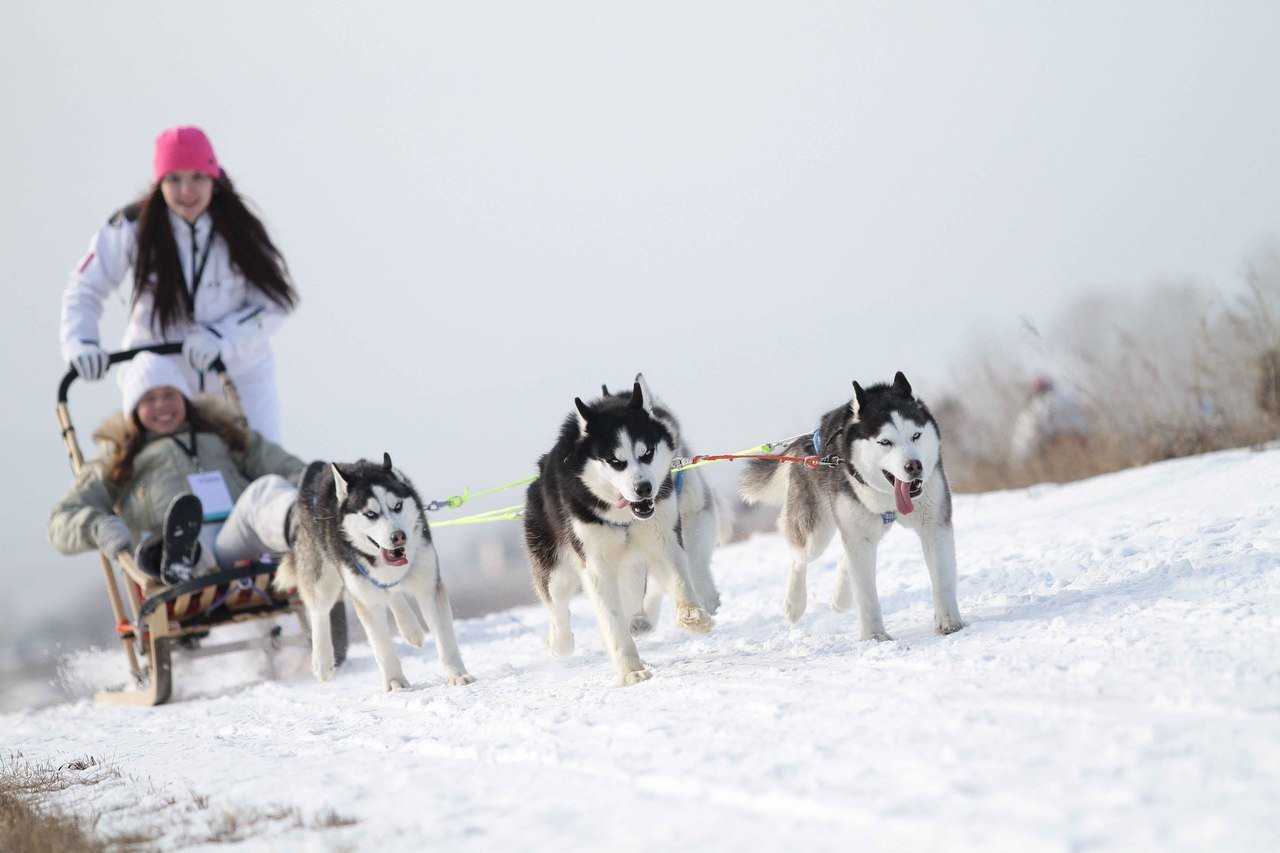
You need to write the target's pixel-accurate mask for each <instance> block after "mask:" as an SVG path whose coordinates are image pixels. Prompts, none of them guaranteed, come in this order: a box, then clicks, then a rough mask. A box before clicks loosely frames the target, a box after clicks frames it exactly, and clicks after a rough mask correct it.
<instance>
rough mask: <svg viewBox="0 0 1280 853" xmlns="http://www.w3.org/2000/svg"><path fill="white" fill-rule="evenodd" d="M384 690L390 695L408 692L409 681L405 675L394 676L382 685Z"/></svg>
mask: <svg viewBox="0 0 1280 853" xmlns="http://www.w3.org/2000/svg"><path fill="white" fill-rule="evenodd" d="M382 689H383V690H385V691H387V692H388V693H394V692H396V691H397V690H408V689H409V679H407V678H405V677H404V676H403V675H393V676H392V677H391V678H388V679H386V680H385V681H384V682H383V683H382Z"/></svg>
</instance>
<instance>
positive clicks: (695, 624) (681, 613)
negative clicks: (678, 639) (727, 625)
mask: <svg viewBox="0 0 1280 853" xmlns="http://www.w3.org/2000/svg"><path fill="white" fill-rule="evenodd" d="M676 622H677V623H678V624H679V625H680V627H681V628H683V629H685V630H686V631H689V632H690V633H693V634H706V633H708V632H710V630H711V629H712V628H714V627H715V625H716V621H715V620H714V619H712V618H711V617H710V616H708V615H707V611H705V610H703V609H702V608H701V607H699V606H698V605H696V604H681V605H679V606H678V607H676Z"/></svg>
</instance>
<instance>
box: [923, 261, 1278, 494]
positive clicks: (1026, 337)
mask: <svg viewBox="0 0 1280 853" xmlns="http://www.w3.org/2000/svg"><path fill="white" fill-rule="evenodd" d="M1244 279H1245V280H1244V287H1243V288H1242V289H1241V290H1240V292H1238V293H1237V294H1236V295H1234V296H1232V297H1228V298H1224V297H1222V296H1219V295H1217V294H1214V293H1212V292H1210V291H1207V290H1205V289H1202V288H1199V287H1196V286H1193V285H1190V284H1186V283H1166V284H1161V285H1156V286H1153V287H1151V288H1149V289H1148V290H1146V291H1145V292H1143V293H1141V294H1139V295H1137V296H1125V295H1117V294H1105V293H1095V294H1091V295H1089V296H1087V297H1084V298H1082V299H1079V300H1077V301H1076V302H1074V303H1072V304H1071V305H1070V306H1068V307H1067V308H1066V309H1065V310H1064V311H1062V312H1061V313H1060V314H1059V315H1058V317H1057V318H1056V319H1055V320H1054V322H1052V323H1051V324H1048V325H1047V326H1045V327H1044V328H1043V329H1042V328H1040V327H1037V326H1035V325H1034V324H1032V323H1031V322H1030V321H1027V320H1024V321H1023V324H1022V327H1021V328H1020V329H1018V330H1017V331H1016V332H1008V333H1006V334H1004V335H1003V336H1000V337H995V338H986V339H984V340H983V341H982V342H980V343H979V344H976V345H975V346H974V347H973V348H972V349H971V351H970V352H968V353H966V354H965V355H964V356H963V357H962V358H961V359H960V360H959V361H958V363H957V365H956V367H955V369H954V371H953V374H954V382H953V385H952V387H954V388H955V389H957V392H956V393H955V394H953V395H951V396H947V397H943V398H940V399H939V400H936V401H935V400H930V401H929V402H930V404H931V405H932V407H933V408H934V411H935V415H936V416H937V417H938V420H939V423H940V424H941V426H942V429H943V433H944V435H945V436H946V447H947V455H946V459H947V471H948V474H949V476H950V477H951V480H952V483H953V485H954V486H955V487H956V489H957V490H959V491H988V490H992V489H1005V488H1017V487H1021V486H1026V485H1030V484H1032V483H1037V482H1046V481H1052V482H1067V481H1070V480H1077V479H1081V478H1084V477H1091V476H1094V475H1097V474H1103V473H1107V472H1110V471H1116V470H1119V469H1122V468H1128V467H1132V466H1136V465H1145V464H1149V463H1152V462H1157V461H1160V460H1162V459H1172V458H1175V457H1180V456H1188V455H1192V454H1197V453H1205V452H1208V451H1212V450H1221V449H1225V448H1230V447H1242V446H1250V445H1258V444H1261V443H1263V442H1266V441H1269V440H1271V439H1273V438H1275V437H1276V436H1277V435H1278V434H1280V252H1271V253H1268V254H1265V255H1261V256H1259V257H1258V258H1256V259H1255V260H1254V261H1253V262H1252V263H1251V264H1249V266H1248V267H1247V269H1246V272H1245V276H1244ZM1038 377H1041V378H1042V379H1041V380H1040V381H1041V382H1043V381H1044V379H1048V380H1051V381H1052V384H1053V386H1054V387H1055V392H1054V393H1057V394H1060V395H1061V397H1062V399H1063V400H1066V401H1069V403H1063V405H1070V406H1072V407H1074V410H1075V411H1076V412H1078V417H1079V419H1080V421H1081V422H1082V424H1083V426H1081V427H1080V428H1079V429H1078V430H1076V431H1074V432H1073V433H1072V434H1069V435H1062V434H1059V435H1045V436H1042V438H1041V440H1040V441H1039V443H1038V444H1037V446H1036V448H1035V451H1034V452H1030V453H1025V454H1022V455H1020V454H1019V453H1017V452H1015V451H1014V444H1015V442H1014V437H1013V436H1014V428H1015V423H1017V421H1018V418H1019V416H1020V413H1022V412H1023V411H1024V410H1025V409H1026V408H1027V407H1028V406H1029V400H1030V398H1031V397H1032V396H1033V392H1032V388H1033V386H1034V385H1035V383H1036V382H1037V378H1038ZM1024 417H1025V415H1024Z"/></svg>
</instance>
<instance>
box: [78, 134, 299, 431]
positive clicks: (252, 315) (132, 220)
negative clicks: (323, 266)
mask: <svg viewBox="0 0 1280 853" xmlns="http://www.w3.org/2000/svg"><path fill="white" fill-rule="evenodd" d="M153 174H154V179H155V182H154V183H153V184H152V186H151V188H150V189H149V190H147V192H146V193H145V194H144V195H143V196H142V197H141V198H140V199H138V200H137V201H135V202H134V203H133V204H130V205H128V206H127V207H124V208H122V209H121V210H119V211H117V212H116V213H115V214H114V215H112V217H111V218H110V219H109V220H107V224H106V225H104V226H102V228H100V229H99V230H98V233H97V234H95V235H94V237H93V241H92V242H91V243H90V244H89V252H88V254H86V255H85V256H84V258H82V259H81V261H80V263H79V264H78V265H77V266H76V268H75V272H74V273H73V274H72V277H71V282H70V283H69V284H68V285H67V288H66V290H65V291H64V292H63V295H62V329H61V335H62V353H63V356H64V357H65V358H66V360H67V361H68V362H70V363H71V364H72V365H73V366H74V367H75V369H76V372H77V373H79V374H80V376H81V377H83V378H84V379H88V380H91V381H93V380H98V379H101V378H102V376H103V374H104V373H105V372H106V369H107V352H106V350H105V349H103V347H102V342H101V339H100V337H99V333H98V323H99V320H100V319H101V317H102V305H103V301H104V300H105V299H106V298H107V297H108V296H109V295H110V294H111V293H113V292H114V291H115V290H116V288H117V287H119V285H120V282H121V281H123V280H124V278H125V274H126V272H127V271H128V270H129V269H130V268H132V270H133V293H132V300H131V301H132V304H131V309H130V314H129V323H128V327H127V328H126V330H125V333H124V339H123V340H122V341H121V344H120V345H121V348H123V349H128V348H131V347H136V346H143V345H146V344H155V343H164V342H169V343H179V342H180V343H181V344H182V355H183V357H184V359H185V365H184V369H185V370H186V371H187V375H188V378H189V379H191V380H192V384H193V385H194V386H195V387H197V388H200V389H201V390H203V391H209V392H212V391H215V390H218V389H219V388H220V383H219V382H218V379H217V377H216V375H214V374H209V375H207V376H206V374H205V371H207V370H208V369H209V366H210V365H211V364H212V363H213V362H214V360H215V359H217V358H218V357H219V356H221V358H222V361H223V364H225V365H226V368H227V372H228V374H229V375H230V377H231V378H232V380H234V381H235V383H236V388H237V390H239V392H240V398H241V403H242V405H243V407H244V411H245V416H246V417H247V418H248V420H249V425H250V426H251V427H252V428H253V429H255V430H257V431H258V432H260V433H262V434H263V435H264V436H266V437H267V438H269V439H271V440H273V441H278V440H279V438H280V404H279V400H278V398H277V396H276V377H275V360H274V358H273V356H272V354H271V344H270V341H269V338H270V336H271V334H272V333H274V332H275V331H276V329H278V328H279V327H280V324H281V323H282V322H283V321H284V318H285V315H287V314H288V313H289V311H290V310H292V309H293V307H294V306H295V305H296V304H297V301H298V296H297V293H296V292H295V290H294V288H293V285H292V283H291V282H290V279H289V271H288V267H287V265H286V264H285V261H284V258H283V256H281V254H280V252H279V250H277V249H276V246H275V244H274V243H273V242H272V241H271V238H270V236H268V234H267V229H266V227H265V226H263V224H262V222H261V221H260V220H259V219H258V218H257V217H256V216H254V214H253V213H252V212H250V210H249V208H248V207H246V206H245V203H244V201H243V200H242V199H241V198H240V196H239V195H238V194H237V193H236V189H235V187H234V186H233V185H232V183H231V179H230V178H229V177H227V173H226V172H224V171H223V170H222V168H221V167H220V166H219V165H218V160H217V157H215V156H214V153H213V145H212V144H211V143H210V142H209V138H208V137H207V136H205V135H204V132H203V131H201V130H200V129H199V128H196V127H175V128H170V129H169V130H166V131H164V132H163V133H161V134H160V136H159V137H157V138H156V146H155V158H154V172H153Z"/></svg>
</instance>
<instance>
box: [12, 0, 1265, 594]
mask: <svg viewBox="0 0 1280 853" xmlns="http://www.w3.org/2000/svg"><path fill="white" fill-rule="evenodd" d="M1277 44H1280V7H1278V6H1277V5H1276V4H1275V3H1274V2H1254V3H1249V2H1231V3H1221V2H1204V3H1189V2H1179V3H1168V2H1132V3H1125V4H1115V3H1071V4H1064V3H1052V4H1050V3H929V4H921V3H905V2H894V3H854V2H850V3H785V4H782V3H773V4H751V3H742V2H732V3H714V4H713V3H648V4H599V3H573V4H569V3H538V4H531V3H486V4H456V3H453V4H438V3H430V4H424V3H414V4H390V3H384V4H377V5H376V6H366V5H363V4H355V3H350V2H343V3H305V4H303V3H260V2H252V3H246V2H238V3H218V4H199V5H192V4H172V3H112V4H102V3H89V2H77V3H68V2H31V0H17V2H12V1H11V2H9V3H7V4H6V7H5V26H4V28H3V33H0V109H2V110H3V115H4V116H5V132H4V133H3V134H0V162H4V163H5V164H6V165H7V166H8V168H7V170H6V175H5V179H4V182H3V183H4V193H3V204H2V207H0V217H3V218H2V220H0V256H2V257H3V258H4V259H5V260H6V262H7V266H8V276H9V281H10V284H9V286H8V289H7V292H8V293H10V294H11V295H12V297H13V299H14V303H13V304H10V305H9V306H8V309H7V310H6V311H5V312H3V315H2V317H3V319H0V322H2V323H3V330H2V332H3V334H2V335H0V346H2V347H3V352H4V355H5V365H6V366H5V367H4V377H5V388H6V390H7V392H8V394H7V396H8V402H9V404H10V407H11V408H10V413H9V416H8V417H7V418H5V420H4V426H3V429H4V431H5V438H6V442H5V443H6V446H7V447H9V448H10V452H9V453H8V454H6V459H5V462H4V473H5V474H6V480H7V481H8V483H9V484H10V485H9V487H8V488H6V489H4V490H3V491H2V493H0V518H2V520H3V531H4V535H5V543H6V545H7V546H8V547H7V551H8V556H9V559H8V560H7V561H5V562H4V563H3V564H0V577H2V578H4V579H5V580H6V581H7V582H8V583H9V584H10V585H11V586H13V587H15V588H18V589H20V590H22V592H21V593H20V595H19V598H21V599H22V600H23V603H22V606H21V610H22V612H23V615H24V616H25V617H27V618H29V619H39V618H40V614H41V609H42V608H44V607H46V606H47V603H48V602H50V601H51V600H52V596H51V591H52V590H53V588H54V585H55V584H66V585H69V586H74V587H76V588H80V587H85V588H88V587H91V586H93V585H96V584H100V578H99V575H98V572H97V570H96V568H95V561H94V560H93V559H92V558H90V557H84V558H77V559H75V560H70V559H64V558H59V557H56V556H55V555H53V554H52V552H51V551H50V550H49V548H48V546H47V544H46V542H45V523H46V516H47V512H48V507H49V506H50V505H51V504H52V502H53V501H54V500H55V499H56V498H57V497H58V496H59V495H60V494H61V492H62V491H63V490H64V489H65V488H66V486H67V484H68V482H69V474H68V471H67V466H66V463H65V459H64V456H63V452H62V449H61V444H60V441H59V438H58V434H57V429H56V427H55V422H54V419H53V397H54V387H55V384H56V379H57V377H58V375H59V373H60V371H61V369H62V366H61V365H60V364H59V361H58V347H57V320H58V303H59V294H60V291H61V289H62V287H63V285H64V283H65V282H66V280H67V277H68V273H69V271H70V269H71V267H72V266H73V265H74V264H75V263H76V261H77V260H78V259H79V258H80V256H81V255H82V254H83V252H84V250H85V247H86V245H87V243H88V240H89V238H90V236H91V234H92V233H93V231H94V230H95V229H96V228H97V227H98V226H99V225H100V224H101V223H102V222H103V221H104V220H105V219H106V217H107V216H108V214H109V213H110V212H111V211H112V210H114V209H115V208H117V207H119V206H120V205H121V204H123V203H125V202H126V201H128V200H129V199H130V198H132V197H133V196H134V195H135V194H137V193H138V192H139V191H140V190H142V189H144V188H145V186H146V184H147V181H148V175H149V171H150V158H151V144H152V140H153V138H154V136H155V134H156V132H157V131H158V130H160V129H161V128H163V127H166V126H170V125H173V124H178V123H196V124H200V125H202V126H203V127H204V128H205V129H206V130H207V131H208V132H209V134H210V136H211V137H212V139H213V142H214V145H215V147H216V149H217V151H218V154H219V157H220V159H221V160H222V162H223V164H224V165H225V167H226V168H227V170H228V171H229V172H230V173H231V175H232V176H233V177H234V178H235V180H236V181H237V183H238V185H239V186H240V188H241V189H242V190H243V191H244V192H245V193H246V194H248V195H249V196H251V197H252V198H253V199H254V200H255V201H256V202H257V203H258V204H259V206H260V208H261V209H262V211H263V212H264V213H265V218H266V220H267V223H268V225H269V227H270V228H271V229H272V232H273V234H274V235H275V236H276V237H277V240H278V242H279V244H280V245H281V247H282V248H283V249H284V251H285V253H286V256H287V257H288V259H289V261H290V263H291V265H292V268H293V270H294V273H295V276H296V279H297V284H298V288H299V290H300V292H301V294H302V297H303V302H302V307H301V309H300V310H299V311H298V313H297V315H296V317H295V318H294V319H293V320H292V321H291V322H290V323H289V324H288V325H287V326H286V327H285V329H284V330H283V332H282V333H281V334H280V335H279V336H278V339H277V341H276V350H277V354H278V359H279V363H280V368H281V376H282V379H283V384H284V391H283V396H284V418H285V435H286V438H287V439H288V440H287V442H286V443H287V444H288V445H289V446H290V447H291V448H293V449H295V451H296V452H298V453H299V454H301V455H304V456H308V457H337V458H349V457H353V456H357V455H372V454H376V453H379V452H381V451H382V450H383V449H387V450H390V451H391V453H392V455H393V456H394V457H395V458H396V460H397V462H398V463H400V464H401V465H403V466H404V467H405V468H406V469H407V470H408V471H409V472H410V473H411V474H412V475H414V477H415V479H416V480H417V481H418V483H419V485H420V487H421V488H422V491H424V492H425V493H428V494H432V495H434V494H448V493H453V492H457V491H459V490H460V489H461V488H462V487H463V486H465V485H468V484H471V485H476V486H480V485H486V484H489V483H492V482H495V481H499V480H503V479H509V478H513V477H517V476H520V475H522V474H523V473H525V472H526V471H528V470H529V469H530V466H531V465H532V463H533V460H534V459H535V457H536V456H537V455H538V454H539V453H540V452H542V451H543V450H545V449H546V447H547V446H548V445H549V443H550V441H551V439H552V437H553V434H554V432H555V429H556V426H557V424H558V422H559V420H560V418H561V417H562V416H563V414H564V413H565V412H566V411H567V410H568V407H569V405H570V402H571V400H572V398H573V396H574V395H575V394H581V395H585V394H590V393H592V391H593V390H594V389H596V388H597V387H598V386H599V384H600V382H602V381H607V382H610V383H621V382H623V381H625V380H626V379H627V378H628V377H629V376H631V375H632V374H633V373H635V371H636V370H639V369H643V370H644V371H645V372H646V374H647V375H648V377H649V379H650V381H651V383H652V385H653V387H654V389H655V391H656V392H657V393H658V394H659V395H660V396H663V397H664V398H665V399H667V400H668V401H669V402H670V403H671V404H673V406H674V407H675V408H676V409H677V411H678V412H679V413H680V414H681V416H682V418H683V420H684V422H685V424H686V427H687V429H688V431H689V432H690V434H691V435H692V437H693V438H694V440H695V441H696V443H697V444H698V445H699V446H700V447H701V448H705V449H712V448H714V449H718V450H725V449H731V448H735V447H738V446H741V445H743V444H747V443H752V442H755V441H759V440H764V439H769V438H774V437H777V436H779V435H783V434H790V433H794V432H798V431H800V430H803V429H805V428H807V427H808V426H810V422H811V420H812V419H813V417H814V415H815V414H816V413H817V412H819V411H821V410H822V409H823V408H825V407H827V406H829V405H832V404H833V403H835V402H836V401H837V400H838V399H840V398H841V396H842V395H844V394H845V393H846V391H847V389H848V387H849V380H850V379H852V378H858V379H861V380H863V381H874V380H876V379H879V378H888V377H889V376H890V375H891V374H892V371H894V370H895V369H903V370H905V371H906V372H907V373H908V375H909V376H912V377H914V379H915V381H916V384H917V386H918V387H923V388H924V389H925V390H926V391H927V390H930V389H932V388H939V387H940V382H941V380H942V379H943V378H945V376H946V375H947V366H948V360H949V358H951V357H953V356H954V354H955V353H956V352H958V351H959V350H961V349H962V348H963V347H964V346H965V345H966V342H967V341H968V340H969V339H970V338H971V337H972V336H974V335H978V334H982V333H983V331H984V330H989V329H994V328H997V327H999V326H1001V324H1008V323H1012V322H1013V321H1014V320H1015V318H1016V317H1017V316H1019V315H1028V316H1030V317H1033V318H1035V317H1043V316H1045V315H1046V314H1048V313H1050V312H1052V310H1053V309H1054V308H1055V307H1056V306H1058V305H1060V304H1062V303H1063V302H1064V301H1065V300H1066V299H1068V298H1069V297H1070V295H1071V294H1072V293H1073V292H1077V291H1079V290H1082V289H1084V288H1089V287H1108V288H1136V287H1140V286H1144V285H1146V284H1148V283H1150V282H1151V281H1152V280H1153V279H1158V278H1161V277H1169V276H1176V277H1184V276H1185V277H1190V278H1193V279H1196V280H1199V281H1202V282H1205V283H1208V284H1211V285H1215V286H1222V287H1230V286H1232V285H1233V284H1234V283H1235V281H1236V280H1237V277H1238V273H1239V271H1240V269H1241V266H1242V263H1243V262H1244V260H1245V258H1246V257H1247V256H1248V254H1249V253H1250V252H1251V251H1253V250H1255V249H1256V248H1257V247H1258V246H1259V245H1261V244H1264V243H1265V242H1266V241H1267V240H1270V239H1273V238H1274V237H1275V236H1276V234H1277V231H1278V230H1280V228H1278V223H1280V190H1278V189H1277V188H1280V157H1278V156H1277V152H1278V151H1280V111H1278V110H1276V108H1275V85H1276V81H1277V80H1280V51H1277V50H1276V45H1277ZM122 316H123V310H122V306H119V305H118V306H115V307H113V308H112V310H111V312H110V314H109V320H108V327H107V329H106V332H107V337H108V338H112V337H114V336H116V335H117V334H118V332H119V329H120V328H121V318H122ZM112 390H113V388H112V386H111V385H110V384H109V383H103V385H101V386H99V387H98V388H96V389H92V392H91V393H81V394H77V395H76V397H75V400H74V402H75V404H76V405H75V409H74V411H75V413H76V414H77V416H78V419H79V420H78V423H79V425H80V426H81V428H82V431H83V432H84V433H87V432H89V431H90V428H91V427H92V426H93V424H94V423H95V422H96V420H98V419H99V418H100V417H101V416H102V415H103V414H104V413H106V412H107V411H108V410H109V409H110V408H111V407H113V406H114V405H115V398H114V394H113V393H112ZM439 535H440V536H441V537H443V536H445V535H446V534H445V533H444V532H441V533H440V534H439ZM104 607H105V605H104Z"/></svg>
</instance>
